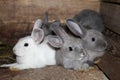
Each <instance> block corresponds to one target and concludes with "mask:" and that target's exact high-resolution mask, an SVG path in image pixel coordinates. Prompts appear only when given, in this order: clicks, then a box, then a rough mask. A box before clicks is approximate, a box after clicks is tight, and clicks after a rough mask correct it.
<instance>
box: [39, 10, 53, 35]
mask: <svg viewBox="0 0 120 80" xmlns="http://www.w3.org/2000/svg"><path fill="white" fill-rule="evenodd" d="M50 24H51V23H50V22H49V17H48V12H45V15H44V17H43V24H42V27H41V28H42V29H43V31H44V35H45V36H48V35H52V34H53V33H52V31H51V30H50V29H49V27H50Z"/></svg>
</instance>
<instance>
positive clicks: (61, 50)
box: [48, 21, 89, 70]
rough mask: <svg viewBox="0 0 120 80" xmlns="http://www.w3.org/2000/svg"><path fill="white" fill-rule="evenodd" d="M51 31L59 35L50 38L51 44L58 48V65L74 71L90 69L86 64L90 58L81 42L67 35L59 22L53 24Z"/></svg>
mask: <svg viewBox="0 0 120 80" xmlns="http://www.w3.org/2000/svg"><path fill="white" fill-rule="evenodd" d="M50 29H51V30H52V31H53V32H55V34H57V36H50V38H48V39H49V44H50V45H51V46H53V47H55V48H57V52H56V62H57V64H59V65H62V66H64V67H65V68H72V69H74V70H86V69H88V67H89V65H88V64H87V63H86V62H87V61H88V58H89V56H88V54H87V53H86V51H85V50H84V48H83V47H82V45H81V44H80V43H81V40H80V39H79V38H78V37H74V36H72V35H70V34H68V33H66V32H65V30H64V29H63V28H62V27H61V26H60V22H59V21H55V22H54V23H52V24H51V26H50Z"/></svg>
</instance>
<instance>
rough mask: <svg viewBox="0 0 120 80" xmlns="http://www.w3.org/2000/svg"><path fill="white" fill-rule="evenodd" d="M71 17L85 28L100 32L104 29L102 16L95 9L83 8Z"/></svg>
mask: <svg viewBox="0 0 120 80" xmlns="http://www.w3.org/2000/svg"><path fill="white" fill-rule="evenodd" d="M73 19H74V20H76V21H77V22H78V23H79V24H80V25H81V26H83V27H84V28H86V29H95V30H97V31H100V32H104V31H105V27H104V23H103V19H102V16H101V15H100V13H98V12H96V11H93V10H89V9H85V10H83V11H81V12H79V13H78V14H76V15H75V16H74V17H73Z"/></svg>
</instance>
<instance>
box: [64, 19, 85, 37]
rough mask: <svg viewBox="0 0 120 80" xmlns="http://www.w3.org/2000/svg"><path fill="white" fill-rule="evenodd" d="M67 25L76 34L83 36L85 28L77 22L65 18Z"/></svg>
mask: <svg viewBox="0 0 120 80" xmlns="http://www.w3.org/2000/svg"><path fill="white" fill-rule="evenodd" d="M66 24H67V27H68V28H69V29H70V31H72V32H73V33H74V34H75V35H76V36H80V37H83V36H84V35H85V34H86V30H85V29H84V28H83V27H82V26H79V25H78V24H77V22H75V21H74V20H72V19H67V20H66Z"/></svg>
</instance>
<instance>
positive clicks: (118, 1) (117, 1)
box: [102, 0, 120, 3]
mask: <svg viewBox="0 0 120 80" xmlns="http://www.w3.org/2000/svg"><path fill="white" fill-rule="evenodd" d="M102 1H107V2H115V3H120V0H102Z"/></svg>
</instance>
